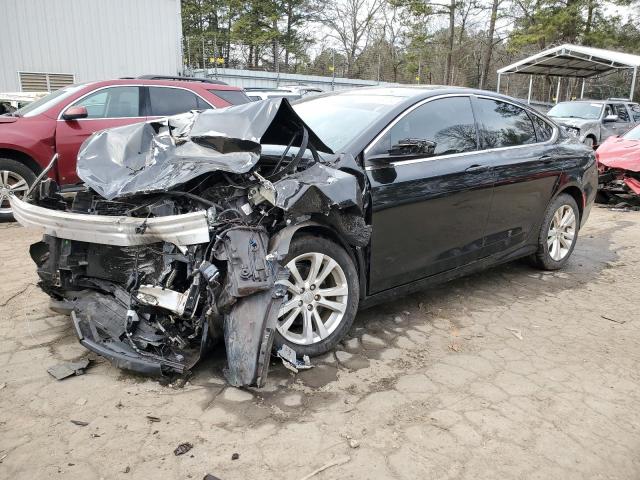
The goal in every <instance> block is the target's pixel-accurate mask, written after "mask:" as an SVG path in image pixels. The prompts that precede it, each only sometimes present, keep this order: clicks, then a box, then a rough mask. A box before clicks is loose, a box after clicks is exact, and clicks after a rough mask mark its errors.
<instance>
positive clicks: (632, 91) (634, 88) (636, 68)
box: [629, 67, 638, 101]
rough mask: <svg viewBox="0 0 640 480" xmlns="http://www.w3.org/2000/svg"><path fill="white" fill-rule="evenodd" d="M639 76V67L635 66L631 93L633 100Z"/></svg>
mask: <svg viewBox="0 0 640 480" xmlns="http://www.w3.org/2000/svg"><path fill="white" fill-rule="evenodd" d="M637 76H638V67H633V77H631V93H630V94H629V100H631V101H633V94H634V92H635V90H636V77H637Z"/></svg>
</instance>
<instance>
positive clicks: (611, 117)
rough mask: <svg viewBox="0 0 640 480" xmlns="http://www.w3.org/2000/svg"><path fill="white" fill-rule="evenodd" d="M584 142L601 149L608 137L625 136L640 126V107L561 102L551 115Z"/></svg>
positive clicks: (604, 102) (618, 102) (613, 102)
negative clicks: (600, 146)
mask: <svg viewBox="0 0 640 480" xmlns="http://www.w3.org/2000/svg"><path fill="white" fill-rule="evenodd" d="M547 115H548V116H549V117H551V118H552V119H553V120H555V121H556V123H558V124H560V125H562V126H563V127H565V130H566V131H567V132H569V133H570V134H572V135H574V136H575V137H576V138H578V139H579V140H580V141H581V142H583V143H585V144H587V145H589V146H592V147H594V148H595V147H597V146H598V145H600V144H601V143H602V142H604V141H605V140H606V139H607V138H608V137H611V136H613V135H622V134H623V133H625V132H627V131H628V130H630V129H631V128H633V127H635V126H636V125H638V123H640V105H638V104H637V103H634V102H629V101H627V100H619V99H610V100H580V101H576V102H561V103H559V104H557V105H556V106H554V107H553V108H552V109H551V110H549V111H548V112H547Z"/></svg>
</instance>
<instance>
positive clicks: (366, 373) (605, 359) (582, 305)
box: [0, 208, 640, 480]
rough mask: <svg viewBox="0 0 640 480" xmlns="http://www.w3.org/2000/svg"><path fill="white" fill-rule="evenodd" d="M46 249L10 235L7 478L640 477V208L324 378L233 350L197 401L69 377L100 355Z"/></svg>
mask: <svg viewBox="0 0 640 480" xmlns="http://www.w3.org/2000/svg"><path fill="white" fill-rule="evenodd" d="M38 238H39V235H38V233H37V232H33V231H27V230H24V229H22V228H21V227H19V226H17V225H15V224H10V223H5V224H2V225H0V259H1V265H2V267H3V268H2V272H3V278H2V283H1V285H0V372H1V373H0V478H11V479H22V478H24V479H30V480H31V479H40V478H65V479H67V478H68V479H89V478H91V479H100V478H104V479H112V478H123V479H126V478H141V479H149V478H162V479H165V478H167V479H169V478H171V479H173V478H176V479H178V478H179V479H185V478H193V479H197V480H199V479H201V478H203V476H204V475H205V474H206V473H211V474H213V475H215V476H217V477H219V478H220V479H222V480H230V479H248V478H278V479H302V478H308V475H310V474H312V473H313V472H314V471H317V469H320V468H322V467H326V468H325V469H324V470H323V471H322V472H318V473H316V474H315V475H313V476H312V477H311V478H313V479H314V480H321V479H329V478H340V479H351V478H354V479H355V478H357V479H365V478H371V479H374V478H375V479H382V478H395V479H418V478H419V479H431V478H433V479H446V478H457V479H467V478H468V479H496V478H501V479H516V478H517V479H520V478H527V479H529V478H540V479H550V478H553V479H559V478H561V479H574V478H575V479H587V478H589V479H590V478H598V479H600V478H602V479H605V478H606V479H609V478H611V479H614V478H615V479H632V478H636V479H637V478H640V416H639V415H638V411H640V390H639V387H640V373H639V371H638V360H639V357H640V348H639V347H640V329H639V326H640V319H639V317H638V314H637V308H638V304H639V300H640V293H639V291H640V281H639V274H638V271H639V269H638V267H639V261H640V213H636V212H629V213H624V212H611V211H608V210H606V209H603V208H596V209H595V211H593V213H592V216H591V218H590V219H589V223H588V225H587V227H586V228H585V229H584V230H583V231H582V232H581V238H580V239H579V243H578V246H577V248H576V250H575V252H574V255H573V258H572V260H571V262H570V264H569V265H568V267H567V268H566V269H565V270H564V271H561V272H556V273H541V272H540V271H537V270H534V269H532V268H531V267H529V266H528V265H526V264H524V263H522V262H516V263H513V264H509V265H505V266H502V267H499V268H495V269H492V270H490V271H487V272H484V273H482V274H478V275H474V276H471V277H468V278H465V279H462V280H458V281H455V282H451V283H448V284H445V285H443V286H441V287H439V288H435V289H432V290H430V291H426V292H422V293H419V294H415V295H412V296H409V297H406V298H402V299H398V300H396V301H394V302H391V303H388V304H385V305H382V306H380V307H376V308H375V309H370V310H366V311H363V312H360V313H359V314H358V317H357V319H356V323H355V326H354V328H353V329H352V331H351V334H350V335H351V337H350V338H349V339H347V340H346V341H345V342H344V343H343V345H342V346H341V348H340V349H339V350H337V351H336V352H335V353H331V354H329V355H326V356H325V357H324V358H321V359H317V360H316V367H315V368H314V369H312V370H309V371H307V372H304V373H302V374H299V375H297V376H294V375H293V374H291V373H290V372H289V371H288V370H286V369H284V368H283V367H282V366H281V365H274V366H273V367H272V369H271V373H270V376H269V381H268V385H267V386H266V388H264V389H262V390H251V391H244V390H238V389H235V388H231V387H226V386H225V384H224V381H223V379H222V374H221V369H222V366H223V363H224V362H223V353H222V352H216V353H215V354H214V355H213V357H212V358H210V359H207V361H205V362H204V363H202V364H201V365H199V366H198V367H197V368H196V370H195V372H194V375H193V377H192V379H191V381H190V382H189V383H188V384H187V385H186V386H185V387H184V388H172V387H170V386H161V385H160V384H158V382H156V381H153V380H149V379H146V378H142V377H139V376H135V375H131V374H129V373H125V372H122V371H119V370H117V369H115V368H113V367H112V366H111V365H110V364H109V363H108V362H106V361H103V360H102V359H100V358H98V359H97V360H95V361H94V362H93V365H92V367H91V368H90V369H89V370H88V371H87V373H86V375H83V376H79V377H72V378H69V379H67V380H64V381H56V380H54V379H53V378H52V377H51V376H49V374H48V373H47V371H46V370H47V368H48V367H50V366H52V365H55V364H57V363H59V362H62V361H69V360H75V359H81V358H84V357H86V356H87V355H88V354H87V352H86V351H85V350H84V349H83V348H82V347H81V346H80V345H79V344H78V343H77V340H76V338H75V336H74V333H73V330H72V327H71V325H70V320H69V319H68V317H65V316H61V315H57V314H55V313H54V312H52V311H51V310H49V309H48V299H47V297H46V296H45V295H44V294H43V293H42V292H40V291H39V290H38V288H37V287H36V286H35V283H36V275H35V268H34V265H33V264H32V262H31V260H30V259H29V256H28V245H29V244H30V243H31V242H33V241H35V240H37V239H38ZM149 416H150V417H151V418H149ZM153 417H156V418H153ZM71 420H80V421H83V422H88V424H87V425H86V426H80V425H76V424H74V423H72V422H71ZM184 442H189V443H191V444H192V445H193V448H192V449H191V450H190V451H188V452H187V453H185V454H183V455H181V456H176V455H174V453H173V451H174V449H175V448H176V447H177V446H178V445H179V444H181V443H184ZM234 454H239V457H238V458H237V459H235V460H234V459H233V458H235V457H236V456H235V455H234Z"/></svg>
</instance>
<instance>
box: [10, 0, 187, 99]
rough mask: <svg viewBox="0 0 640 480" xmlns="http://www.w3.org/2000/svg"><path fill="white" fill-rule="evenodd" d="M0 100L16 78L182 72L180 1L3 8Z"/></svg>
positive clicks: (57, 2)
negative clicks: (38, 74) (28, 74)
mask: <svg viewBox="0 0 640 480" xmlns="http://www.w3.org/2000/svg"><path fill="white" fill-rule="evenodd" d="M0 10H1V12H2V13H1V16H2V18H3V21H2V35H1V38H0V92H1V91H19V90H20V84H19V81H18V72H20V71H23V72H46V73H70V74H73V75H74V76H75V82H85V81H91V80H105V79H110V78H118V77H123V76H137V75H143V74H162V75H176V74H177V73H178V72H179V71H181V70H182V56H181V37H182V23H181V19H180V0H1V1H0Z"/></svg>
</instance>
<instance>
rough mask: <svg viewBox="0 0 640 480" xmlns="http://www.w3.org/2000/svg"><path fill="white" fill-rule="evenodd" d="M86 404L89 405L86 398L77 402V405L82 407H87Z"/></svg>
mask: <svg viewBox="0 0 640 480" xmlns="http://www.w3.org/2000/svg"><path fill="white" fill-rule="evenodd" d="M86 404H87V399H86V398H79V399H78V400H76V405H79V406H81V407H82V406H83V405H86Z"/></svg>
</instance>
